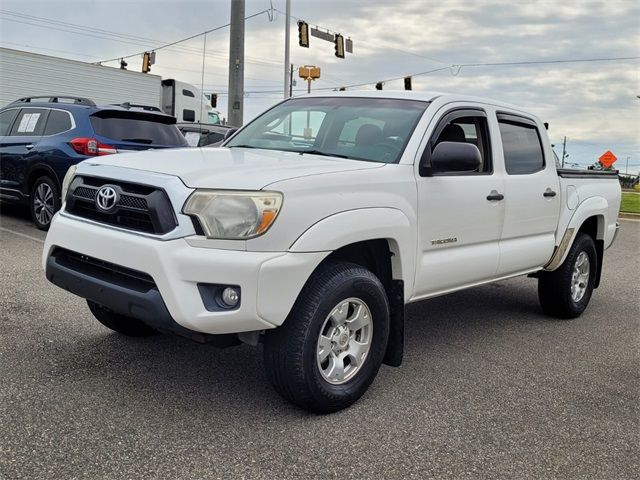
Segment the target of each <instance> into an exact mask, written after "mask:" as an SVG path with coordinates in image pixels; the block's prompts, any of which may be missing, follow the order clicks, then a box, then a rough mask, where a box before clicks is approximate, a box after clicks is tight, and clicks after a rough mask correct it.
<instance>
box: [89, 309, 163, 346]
mask: <svg viewBox="0 0 640 480" xmlns="http://www.w3.org/2000/svg"><path fill="white" fill-rule="evenodd" d="M87 305H88V306H89V310H91V313H93V316H94V317H96V319H97V320H98V321H99V322H100V323H101V324H102V325H104V326H105V327H107V328H110V329H111V330H113V331H114V332H118V333H121V334H123V335H127V336H129V337H148V336H150V335H155V334H157V333H158V332H157V331H156V330H154V329H153V328H151V327H150V326H148V325H146V324H145V323H143V322H141V321H140V320H138V319H135V318H131V317H127V316H126V315H120V314H119V313H115V312H112V311H111V310H108V309H106V308H104V307H102V306H100V305H98V304H97V303H95V302H92V301H91V300H87Z"/></svg>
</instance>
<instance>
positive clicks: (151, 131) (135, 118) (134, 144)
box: [90, 110, 188, 152]
mask: <svg viewBox="0 0 640 480" xmlns="http://www.w3.org/2000/svg"><path fill="white" fill-rule="evenodd" d="M90 120H91V126H92V127H93V131H94V133H95V138H96V139H97V140H98V141H99V142H100V143H102V144H104V145H105V146H110V147H113V148H115V149H116V150H117V151H118V152H122V151H132V150H146V149H149V148H175V147H186V146H188V144H187V141H186V139H185V138H184V136H183V135H182V133H180V130H178V128H177V127H176V125H175V118H173V117H169V116H168V115H161V114H154V113H149V112H141V111H120V110H101V111H98V112H97V113H94V114H93V115H91V117H90Z"/></svg>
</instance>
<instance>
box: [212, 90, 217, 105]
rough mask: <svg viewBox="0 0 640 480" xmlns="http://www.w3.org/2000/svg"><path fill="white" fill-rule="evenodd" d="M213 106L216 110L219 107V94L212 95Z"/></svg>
mask: <svg viewBox="0 0 640 480" xmlns="http://www.w3.org/2000/svg"><path fill="white" fill-rule="evenodd" d="M211 106H212V107H213V108H216V107H217V106H218V94H217V93H212V94H211Z"/></svg>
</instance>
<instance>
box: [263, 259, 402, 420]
mask: <svg viewBox="0 0 640 480" xmlns="http://www.w3.org/2000/svg"><path fill="white" fill-rule="evenodd" d="M388 336H389V305H388V302H387V295H386V293H385V290H384V287H383V286H382V284H381V283H380V280H379V279H378V278H377V277H376V276H375V275H374V274H373V273H371V272H370V271H369V270H367V269H365V268H363V267H360V266H358V265H354V264H350V263H344V262H331V263H328V264H327V265H324V266H323V267H321V268H320V270H318V271H317V272H316V273H314V274H313V276H312V277H311V278H310V279H309V281H308V282H307V284H306V285H305V286H304V288H303V290H302V292H301V294H300V296H299V297H298V299H297V300H296V303H295V305H294V307H293V309H292V311H291V313H290V314H289V316H288V318H287V320H286V321H285V323H284V324H283V325H282V326H280V327H279V328H276V329H274V330H269V331H268V332H267V333H266V335H265V345H264V356H265V367H266V370H267V376H268V377H269V380H270V381H271V383H272V384H273V385H274V387H275V389H276V390H277V391H278V393H279V394H280V395H282V396H283V397H284V398H286V399H287V400H289V401H291V402H292V403H295V404H296V405H298V406H300V407H302V408H304V409H306V410H309V411H312V412H316V413H330V412H335V411H338V410H341V409H343V408H346V407H348V406H349V405H351V404H352V403H354V402H355V401H356V400H358V399H359V398H360V397H361V396H362V395H363V394H364V393H365V392H366V390H367V388H369V385H371V383H372V382H373V380H374V378H375V377H376V375H377V373H378V369H379V368H380V365H381V364H382V360H383V357H384V352H385V349H386V346H387V339H388Z"/></svg>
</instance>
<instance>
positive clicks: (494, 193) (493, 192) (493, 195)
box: [487, 190, 504, 202]
mask: <svg viewBox="0 0 640 480" xmlns="http://www.w3.org/2000/svg"><path fill="white" fill-rule="evenodd" d="M487 200H489V201H490V202H497V201H500V200H504V195H502V194H501V193H498V192H497V191H496V190H491V193H489V195H487Z"/></svg>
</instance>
